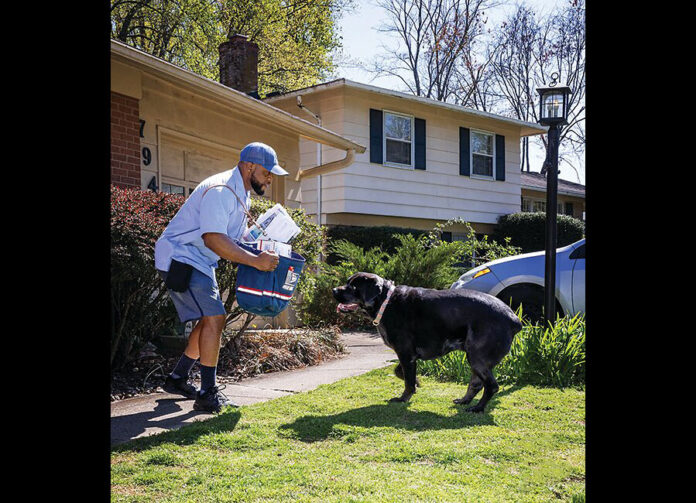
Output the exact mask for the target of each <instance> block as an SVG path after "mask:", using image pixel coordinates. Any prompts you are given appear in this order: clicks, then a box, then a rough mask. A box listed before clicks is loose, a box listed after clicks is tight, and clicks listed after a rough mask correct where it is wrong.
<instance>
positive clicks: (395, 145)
mask: <svg viewBox="0 0 696 503" xmlns="http://www.w3.org/2000/svg"><path fill="white" fill-rule="evenodd" d="M383 137H384V145H383V152H384V164H386V165H391V166H398V167H407V168H412V167H413V156H414V155H413V146H414V143H413V117H412V116H409V115H402V114H397V113H393V112H387V111H385V112H384V135H383Z"/></svg>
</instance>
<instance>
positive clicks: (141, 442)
mask: <svg viewBox="0 0 696 503" xmlns="http://www.w3.org/2000/svg"><path fill="white" fill-rule="evenodd" d="M177 401H178V399H175V400H172V399H161V400H157V406H156V407H155V409H154V410H152V411H148V412H141V413H138V414H129V415H125V416H120V417H113V418H111V432H112V440H113V437H114V433H115V432H116V431H118V430H119V428H123V429H126V430H129V431H128V432H127V433H128V435H126V436H129V437H130V438H131V440H129V441H126V442H125V443H121V444H118V445H112V451H113V452H124V451H141V450H144V449H149V448H151V447H155V446H157V445H161V444H165V443H174V444H177V445H190V444H193V443H195V442H196V440H198V437H200V436H202V435H208V434H210V433H221V432H227V431H232V430H234V428H235V427H236V426H237V423H238V422H239V418H240V417H241V412H240V411H239V409H230V410H229V411H226V412H224V413H222V414H218V415H215V416H211V415H210V414H207V413H204V412H198V411H194V410H191V411H189V412H188V413H186V414H183V415H177V416H173V417H172V416H171V414H172V413H175V412H178V411H181V410H182V409H181V407H180V406H179V405H178V404H177V403H176V402H177ZM168 415H169V416H170V417H167V418H162V416H168ZM199 415H204V416H207V417H210V419H204V420H200V421H194V422H193V423H190V424H184V423H183V421H184V420H186V419H188V418H190V417H195V416H199ZM150 426H158V427H160V428H178V429H174V430H170V431H166V432H163V433H158V434H155V435H152V436H148V437H141V438H138V439H134V438H133V437H135V436H137V435H138V434H140V433H142V432H143V431H145V428H146V427H150Z"/></svg>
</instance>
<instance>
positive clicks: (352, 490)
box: [111, 366, 585, 503]
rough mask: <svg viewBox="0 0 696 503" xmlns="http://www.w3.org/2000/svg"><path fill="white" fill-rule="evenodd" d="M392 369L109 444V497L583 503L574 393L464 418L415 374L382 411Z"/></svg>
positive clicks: (578, 400) (506, 403)
mask: <svg viewBox="0 0 696 503" xmlns="http://www.w3.org/2000/svg"><path fill="white" fill-rule="evenodd" d="M392 367H393V366H390V367H387V368H385V369H379V370H375V371H372V372H369V373H367V374H364V375H362V376H358V377H354V378H349V379H344V380H342V381H339V382H337V383H334V384H330V385H324V386H320V387H319V388H317V389H316V390H314V391H311V392H307V393H301V394H298V395H292V396H286V397H283V398H279V399H276V400H273V401H270V402H265V403H259V404H255V405H252V406H245V407H241V408H240V409H232V410H228V411H226V412H224V413H222V414H220V415H218V416H212V417H211V419H209V420H206V421H201V422H198V423H194V424H192V425H189V426H185V427H183V428H181V429H180V430H177V431H171V432H166V433H163V434H159V435H155V436H152V437H148V438H143V439H138V440H135V441H132V442H130V443H128V444H124V445H121V446H118V447H116V448H114V450H113V452H112V461H111V488H112V489H111V491H112V500H113V501H157V502H158V503H163V502H169V501H244V502H250V501H264V502H267V501H268V502H270V501H283V502H287V501H293V502H294V501H317V502H319V501H321V502H341V503H343V502H350V501H370V502H373V501H394V502H397V501H398V502H412V501H452V502H460V501H472V502H480V501H514V502H523V501H559V500H560V501H584V499H585V497H584V494H585V393H584V391H582V390H578V389H572V388H566V389H557V388H541V387H534V386H524V387H516V386H512V387H511V386H501V389H500V391H499V393H498V394H497V395H496V396H494V397H493V399H492V400H491V402H489V404H488V407H487V410H486V412H485V413H483V414H471V413H467V412H464V411H463V407H461V406H456V405H454V404H453V403H452V399H454V398H460V397H461V396H463V395H464V392H465V391H466V388H465V387H464V386H461V385H458V384H453V383H445V382H438V381H436V380H434V379H433V378H428V377H424V376H420V377H419V379H420V380H421V382H422V384H423V387H422V388H419V390H418V392H417V393H416V394H415V395H414V396H413V398H412V399H411V402H410V403H409V404H402V403H387V399H389V398H391V397H393V396H397V395H399V394H400V393H401V391H402V389H403V384H402V381H400V380H398V379H397V378H396V377H394V376H393V374H392V373H391V372H392ZM479 397H480V395H479Z"/></svg>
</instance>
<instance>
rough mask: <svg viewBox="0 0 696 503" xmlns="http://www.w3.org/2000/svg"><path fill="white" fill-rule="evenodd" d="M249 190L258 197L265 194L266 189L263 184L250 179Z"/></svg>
mask: <svg viewBox="0 0 696 503" xmlns="http://www.w3.org/2000/svg"><path fill="white" fill-rule="evenodd" d="M251 188H253V189H254V192H256V193H257V194H258V195H259V196H262V195H263V193H264V192H266V188H265V187H264V186H263V184H262V183H260V182H257V181H256V180H254V179H253V178H252V179H251Z"/></svg>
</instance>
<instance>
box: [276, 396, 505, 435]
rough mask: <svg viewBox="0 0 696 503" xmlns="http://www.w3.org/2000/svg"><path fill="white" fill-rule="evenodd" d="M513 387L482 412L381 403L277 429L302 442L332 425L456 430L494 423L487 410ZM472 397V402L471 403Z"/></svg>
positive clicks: (308, 418)
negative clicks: (446, 412)
mask: <svg viewBox="0 0 696 503" xmlns="http://www.w3.org/2000/svg"><path fill="white" fill-rule="evenodd" d="M513 391H515V387H514V386H513V387H510V388H506V389H504V390H502V391H500V392H499V393H497V394H496V395H495V396H493V398H491V401H490V402H488V405H487V406H486V410H485V412H483V413H472V412H466V410H465V408H466V407H469V406H470V405H471V404H470V405H467V406H462V405H455V404H452V407H453V408H455V410H456V414H455V415H453V416H442V415H440V414H435V413H434V412H429V411H412V410H410V409H409V406H410V405H411V403H410V402H409V403H406V404H404V403H385V404H379V405H369V406H367V407H360V408H357V409H352V410H347V411H345V412H341V413H339V414H333V415H330V416H303V417H300V418H297V419H296V420H295V421H294V422H292V423H288V424H283V425H281V426H280V428H279V429H280V430H281V431H286V432H287V431H288V430H290V431H292V433H290V434H291V436H293V437H294V438H297V439H298V440H301V441H303V442H316V441H319V440H326V439H327V438H328V437H330V436H336V433H337V432H336V430H335V429H334V427H335V426H336V425H350V426H362V427H364V428H373V427H379V426H390V427H392V428H403V429H406V430H411V431H423V430H458V429H461V428H469V427H472V426H483V425H495V424H496V423H495V421H494V419H493V416H491V411H492V410H494V409H495V406H496V404H497V403H498V398H499V397H501V396H504V395H507V394H508V393H512V392H513ZM475 403H476V400H474V401H473V402H472V404H475Z"/></svg>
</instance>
